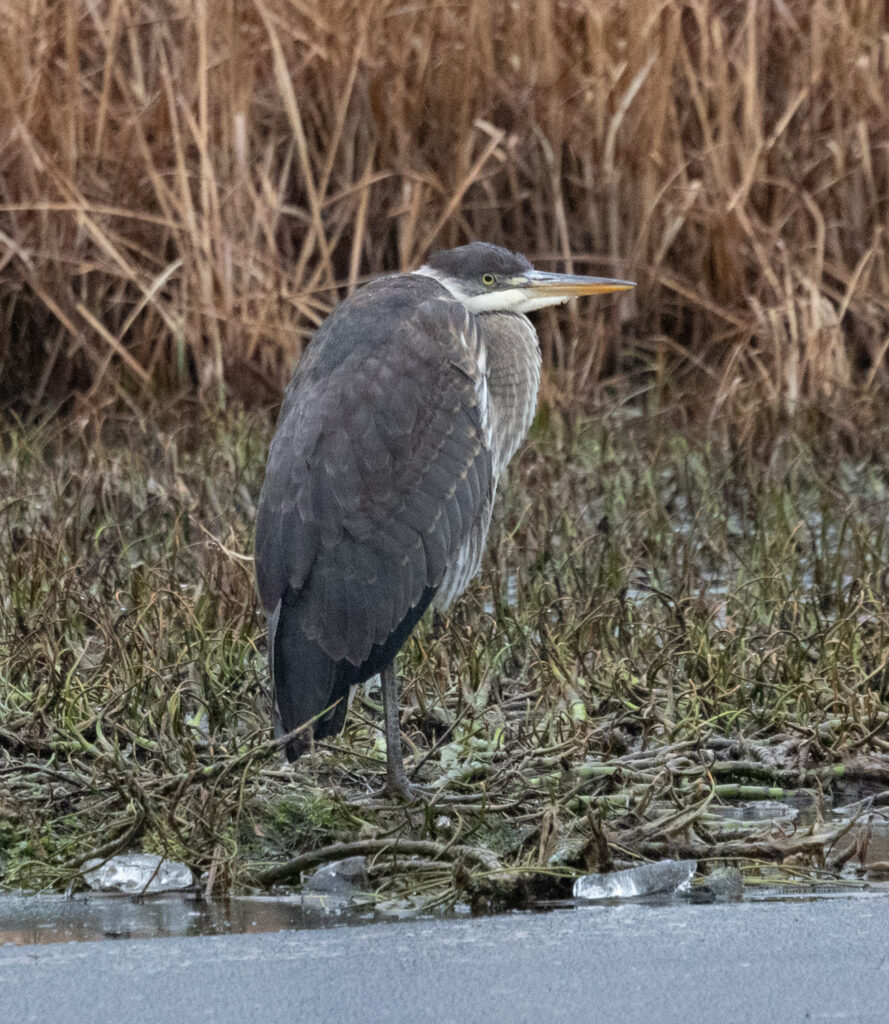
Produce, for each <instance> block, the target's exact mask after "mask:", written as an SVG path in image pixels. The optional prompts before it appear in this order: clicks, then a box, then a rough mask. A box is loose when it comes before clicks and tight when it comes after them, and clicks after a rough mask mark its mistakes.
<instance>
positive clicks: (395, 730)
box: [380, 661, 415, 800]
mask: <svg viewBox="0 0 889 1024" xmlns="http://www.w3.org/2000/svg"><path fill="white" fill-rule="evenodd" d="M380 683H381V684H382V690H383V718H384V720H385V723H386V792H387V793H388V794H389V795H390V796H400V797H403V798H404V799H405V800H413V799H414V795H415V794H414V792H413V787H412V786H411V784H410V783H409V782H408V781H407V775H405V772H404V761H403V760H402V758H401V728H400V726H399V723H398V717H399V716H398V682H397V680H396V678H395V662H394V661H392V662H390V663H389V664H388V665H387V666H386V667H385V668H384V669H383V671H382V672H381V673H380Z"/></svg>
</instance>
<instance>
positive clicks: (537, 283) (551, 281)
mask: <svg viewBox="0 0 889 1024" xmlns="http://www.w3.org/2000/svg"><path fill="white" fill-rule="evenodd" d="M516 286H517V287H518V288H521V289H522V291H523V292H525V293H527V294H528V295H529V296H534V297H535V298H541V299H549V300H551V301H556V300H557V299H572V298H574V296H575V295H604V294H605V293H606V292H625V291H629V289H630V288H635V287H636V282H635V281H617V280H615V279H613V278H610V277H581V276H580V275H578V274H549V273H547V272H546V271H544V270H529V271H528V272H527V273H525V274H522V275H521V278H517V279H516Z"/></svg>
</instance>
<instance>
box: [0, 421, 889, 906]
mask: <svg viewBox="0 0 889 1024" xmlns="http://www.w3.org/2000/svg"><path fill="white" fill-rule="evenodd" d="M804 426H805V425H804V424H803V423H801V422H800V423H799V424H797V425H796V428H798V429H791V428H788V430H787V432H786V433H785V435H784V438H783V440H782V441H781V442H780V443H779V444H777V445H776V446H775V447H774V448H773V449H772V452H771V458H770V459H768V460H762V461H755V460H749V459H746V458H744V459H741V458H739V457H738V456H737V454H736V453H735V452H733V450H732V449H730V448H729V447H727V446H725V445H722V444H720V443H717V442H711V443H709V444H706V445H697V444H692V443H690V442H689V441H687V440H686V439H685V438H684V437H683V436H682V435H681V434H680V433H678V432H675V431H673V430H671V429H670V428H668V427H667V426H666V425H665V423H664V422H663V421H662V420H661V419H658V418H650V419H646V418H642V419H639V418H635V417H633V416H631V415H630V414H629V413H628V412H627V411H626V410H625V409H621V408H614V409H612V410H610V411H606V412H604V413H603V414H602V415H601V416H600V417H599V418H597V419H596V420H588V419H574V420H571V421H567V420H563V419H562V418H560V417H557V416H545V415H544V416H541V417H539V419H538V423H537V425H536V427H535V429H534V431H533V432H532V437H531V439H530V441H529V442H528V444H527V445H526V447H525V448H524V449H523V450H522V452H521V453H520V455H519V457H518V458H517V460H516V462H515V464H514V465H513V467H512V470H511V473H510V480H509V485H508V487H506V488H505V489H504V497H503V498H502V499H501V500H500V502H499V504H498V509H497V513H496V517H495V523H494V526H493V528H492V536H491V543H490V544H489V551H488V556H487V558H486V562H485V569H484V572H483V574H482V576H481V577H480V579H479V580H477V581H476V582H475V583H474V584H473V586H472V587H471V588H470V590H469V592H468V593H467V595H466V596H465V597H464V598H463V599H462V600H461V601H460V602H459V603H458V605H457V606H456V607H455V609H454V611H453V614H452V616H451V618H450V619H449V621H447V622H443V621H436V620H434V619H431V618H429V619H426V620H424V622H423V623H422V625H421V627H420V628H419V629H418V630H417V631H416V634H415V636H414V638H413V639H412V640H411V641H410V643H409V644H408V646H407V647H406V649H405V651H404V653H403V655H402V657H401V659H400V673H401V676H402V679H403V680H404V693H403V699H402V706H403V708H404V712H403V715H402V726H403V731H404V735H405V742H406V744H407V747H408V758H407V761H408V768H409V771H410V770H413V769H418V770H417V779H418V780H420V781H423V782H425V783H427V784H429V785H431V786H432V787H433V790H434V791H435V793H436V794H437V795H436V797H435V798H434V800H433V802H432V804H431V805H430V806H428V807H427V806H425V805H419V806H418V807H415V808H412V809H410V810H407V809H405V808H403V807H400V806H398V805H393V804H387V803H385V802H380V801H378V800H374V799H372V798H371V797H370V796H369V794H370V793H371V791H372V790H373V789H374V787H375V786H377V785H379V784H380V783H381V782H382V779H383V776H384V769H385V755H384V745H383V741H382V736H381V732H380V726H381V715H380V708H379V694H378V692H375V691H374V690H372V689H371V690H370V691H369V692H367V693H363V694H362V695H361V696H359V698H358V699H357V700H356V701H355V704H354V705H353V709H352V712H351V713H350V716H349V720H348V725H347V728H346V731H345V732H344V734H343V735H342V736H341V737H338V738H337V739H336V740H335V741H331V742H329V743H324V744H323V745H319V746H318V747H317V749H316V751H315V753H314V755H313V756H312V757H307V758H304V759H303V760H301V761H300V762H299V763H298V764H297V765H296V766H295V768H290V767H288V766H286V765H285V764H284V763H283V761H282V760H281V757H280V752H279V750H278V749H277V747H276V745H275V744H274V743H273V742H272V741H271V740H270V735H269V733H270V730H269V726H268V722H269V718H270V713H269V699H268V695H267V692H266V686H267V683H266V668H265V655H264V644H265V640H264V625H263V623H262V622H261V620H260V618H259V615H258V608H257V601H256V598H255V594H254V583H253V569H252V564H251V562H250V559H249V556H250V554H251V546H252V523H253V516H254V501H255V498H256V496H257V495H258V492H259V487H260V483H261V476H262V471H263V465H264V457H265V452H266V447H267V443H268V440H269V437H270V434H271V429H272V427H271V421H270V419H269V418H268V417H267V416H264V415H259V414H249V415H248V414H235V413H232V414H230V415H228V416H227V417H224V418H221V419H213V420H211V419H201V418H200V417H198V418H197V419H191V420H189V421H188V423H187V425H184V426H175V425H172V420H171V419H170V418H168V420H167V421H166V423H165V424H164V425H158V424H157V423H155V422H148V421H139V420H135V419H126V420H124V419H121V420H117V421H106V423H105V424H104V426H103V427H101V428H99V427H96V426H94V425H93V424H91V423H87V424H86V425H85V426H84V428H83V429H82V431H79V432H78V431H76V430H73V429H72V428H71V427H70V426H69V427H67V428H64V427H60V426H56V425H52V426H45V427H42V428H19V429H15V430H12V431H10V432H8V433H7V435H6V437H5V439H4V443H3V447H2V453H0V493H2V494H3V495H4V496H8V497H4V499H3V501H2V502H0V565H2V566H3V573H4V585H3V591H2V597H0V867H2V873H3V877H4V880H5V883H6V884H7V885H24V886H27V887H47V886H48V887H63V886H65V885H66V884H68V883H69V882H71V881H72V880H74V879H76V878H77V874H78V870H79V868H80V865H81V864H82V863H83V861H84V860H85V859H86V858H88V857H91V856H107V855H109V854H111V853H113V852H115V851H116V850H124V849H144V850H146V851H152V852H158V853H162V854H164V855H167V856H170V857H173V858H176V859H180V860H185V861H186V862H187V863H189V864H190V865H192V866H193V867H194V868H195V869H197V870H198V871H202V872H207V875H206V876H205V879H204V883H203V884H204V886H205V888H206V889H207V890H208V891H213V892H217V893H220V892H225V891H228V890H230V889H235V890H242V889H244V888H249V887H251V886H254V885H258V884H271V883H273V882H275V881H295V880H296V879H297V878H298V873H299V871H300V870H301V869H305V868H308V867H310V866H312V865H313V864H315V863H317V862H319V861H320V860H325V859H330V858H333V857H335V856H337V855H344V854H345V853H349V852H364V853H367V854H370V855H372V864H373V869H372V873H371V877H372V882H373V885H374V888H375V890H376V891H377V893H378V894H379V896H380V897H381V898H383V897H385V898H392V897H396V896H397V897H409V898H410V899H411V900H412V901H413V902H414V903H415V904H419V905H423V906H427V907H428V906H432V905H450V904H452V903H454V902H455V901H458V900H465V899H467V898H468V899H470V900H471V901H473V902H475V903H476V904H479V905H481V904H484V903H485V902H494V903H499V904H502V903H503V902H506V903H516V902H522V901H523V900H526V899H528V898H531V897H532V896H540V895H553V894H555V895H558V894H564V893H565V892H566V891H567V888H568V887H569V886H570V878H571V877H573V876H574V875H575V874H576V873H577V872H578V871H579V870H583V869H586V868H594V867H597V866H598V867H606V866H608V865H610V864H611V863H613V862H616V863H618V864H620V863H627V862H631V861H632V860H634V859H636V858H639V857H661V856H665V855H671V854H673V855H692V856H696V857H697V858H699V859H700V860H701V861H702V862H705V863H708V862H709V863H714V862H718V861H724V860H726V859H729V860H732V861H736V862H740V863H741V864H742V865H744V866H746V867H747V868H748V869H749V870H750V871H751V872H755V871H756V870H757V865H759V864H761V863H762V862H763V861H776V860H783V861H784V862H785V864H787V865H790V864H793V865H794V867H793V868H792V870H794V871H808V870H809V869H812V868H825V867H828V868H829V867H830V866H831V864H833V865H834V866H836V864H837V863H838V861H837V852H836V841H837V839H838V831H841V830H838V829H837V828H834V829H833V830H831V829H830V828H824V827H823V826H821V825H820V824H819V822H818V820H817V818H816V823H815V825H813V826H812V827H811V828H806V829H797V830H795V831H793V830H788V829H787V828H786V827H783V826H781V827H779V826H776V825H773V824H770V823H761V822H759V823H746V824H745V823H741V822H732V821H727V820H726V819H725V818H724V817H723V816H721V815H720V814H718V813H717V811H718V808H719V806H720V805H721V804H723V803H724V802H727V801H728V802H731V801H732V800H735V799H737V798H747V799H756V798H758V797H772V798H778V797H780V796H781V795H782V794H786V793H787V791H789V790H793V791H797V790H800V789H803V790H806V791H808V792H809V793H810V794H811V796H812V800H813V805H814V806H817V804H818V799H819V793H820V792H821V791H822V789H826V788H828V787H829V785H830V784H831V782H832V781H833V780H835V779H837V778H844V779H850V778H853V779H871V780H882V781H884V782H885V781H886V780H887V779H889V727H887V721H889V673H887V659H889V603H887V586H889V580H887V570H886V566H887V564H889V529H887V521H889V519H887V517H889V461H887V459H886V457H885V455H877V456H874V455H866V456H860V457H859V456H856V455H854V454H852V453H850V452H849V451H846V450H844V448H843V446H842V444H841V443H840V441H839V439H838V438H837V435H836V434H835V433H834V432H832V431H831V430H830V428H829V427H827V428H824V429H823V430H822V431H821V432H820V433H816V432H813V431H812V429H811V428H806V429H805V430H804V429H803V428H804ZM879 436H882V437H884V438H885V437H886V436H887V433H886V432H884V433H882V434H881V435H875V436H874V437H873V439H872V440H873V441H874V448H875V449H876V450H877V451H882V452H885V451H887V450H889V448H887V447H886V446H885V445H882V446H880V445H878V444H877V443H876V442H877V441H878V439H879Z"/></svg>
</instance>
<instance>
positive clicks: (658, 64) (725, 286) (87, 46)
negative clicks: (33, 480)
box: [0, 0, 889, 421]
mask: <svg viewBox="0 0 889 1024" xmlns="http://www.w3.org/2000/svg"><path fill="white" fill-rule="evenodd" d="M0 19H2V21H0V318H2V328H0V380H2V386H0V399H2V400H5V402H7V403H12V404H13V405H15V406H16V407H17V408H19V409H24V410H26V411H27V410H29V409H34V408H39V407H45V406H46V405H47V404H54V403H59V402H66V401H70V399H71V396H72V395H75V396H76V398H77V404H78V407H80V408H85V409H87V410H89V409H95V408H101V407H103V406H104V405H106V404H107V403H108V402H109V401H110V400H118V399H120V398H122V399H124V400H125V401H127V402H129V403H130V404H133V403H134V402H135V403H136V404H138V405H144V404H145V403H146V402H147V403H149V404H150V403H151V402H152V401H154V400H155V398H156V396H157V395H158V394H170V393H171V392H179V391H186V392H193V391H197V392H199V393H200V394H202V395H204V396H205V397H209V398H211V399H212V400H214V401H215V400H216V398H217V397H219V396H234V397H236V398H239V399H243V400H247V401H257V400H272V399H274V398H275V396H277V394H278V393H279V391H280V388H281V385H282V383H283V381H284V380H285V379H286V376H287V373H288V370H289V368H290V366H291V365H292V363H293V361H294V359H295V358H296V356H297V354H298V351H299V349H300V348H301V346H302V344H303V342H304V340H305V339H306V337H307V336H308V335H309V334H310V333H311V331H312V329H313V327H314V326H315V325H316V324H317V323H318V322H319V320H320V319H321V318H322V317H323V316H324V315H325V313H326V312H327V311H328V309H329V308H330V306H331V304H332V303H334V302H335V301H336V300H337V298H338V296H341V295H342V294H344V293H345V292H347V291H348V290H350V289H352V288H354V287H355V286H356V284H358V283H359V282H360V281H361V280H362V279H363V278H364V277H365V276H366V275H368V274H374V273H378V272H380V271H385V270H390V269H393V268H396V267H410V266H412V265H415V264H416V263H417V262H418V261H419V260H420V259H421V258H422V257H423V255H424V254H425V253H426V252H427V250H429V249H430V248H432V247H435V246H439V245H450V244H455V243H459V242H462V241H465V240H467V239H468V238H471V237H482V238H486V239H490V240H492V241H497V242H502V243H505V244H508V245H510V246H512V247H515V248H517V249H520V250H523V251H526V252H528V253H529V254H530V255H531V256H532V257H534V258H536V259H538V260H539V261H540V262H541V265H544V266H549V265H552V264H551V261H562V262H563V263H565V264H568V265H569V266H576V267H578V268H583V269H587V268H589V269H590V270H591V271H599V272H605V273H611V274H615V275H619V276H631V277H634V278H637V279H638V280H639V281H640V283H641V285H642V287H640V289H638V291H637V292H636V293H635V294H634V296H633V297H631V298H629V299H627V298H623V299H621V300H620V302H619V303H617V304H601V305H600V306H598V307H596V308H595V309H591V308H587V307H585V308H584V309H583V310H582V311H580V310H576V311H572V310H568V311H566V312H563V313H560V314H558V316H557V315H556V314H550V315H549V316H548V318H545V319H544V322H543V324H542V325H541V326H542V332H541V333H542V337H543V344H544V349H545V357H546V362H547V366H548V369H549V375H548V378H547V380H548V383H547V390H546V395H547V396H548V397H549V398H550V400H556V399H558V400H559V401H561V402H564V403H565V404H568V405H578V404H588V403H589V401H590V400H591V399H592V398H594V397H595V396H596V388H597V386H598V385H599V384H600V383H601V382H602V381H603V380H609V379H610V380H612V381H613V380H615V379H618V380H623V381H626V382H628V383H630V384H631V385H632V387H640V386H641V388H642V389H644V390H647V391H648V393H649V394H651V395H653V396H655V397H656V399H657V401H658V402H659V403H661V407H662V406H663V404H664V403H666V404H672V403H674V402H677V401H682V402H686V401H687V399H689V397H690V396H692V395H693V396H694V397H695V398H696V399H697V400H698V402H697V408H698V410H701V409H703V410H704V411H705V412H706V413H707V414H708V415H709V416H710V417H715V416H717V415H726V416H727V417H728V419H729V420H735V421H736V420H737V418H738V417H739V416H745V415H747V414H749V413H750V412H751V411H753V410H754V409H757V408H763V407H765V408H766V409H767V410H769V411H770V412H771V413H773V414H779V413H784V412H786V411H787V410H793V409H795V408H797V407H799V406H801V405H807V404H811V403H816V404H818V405H819V406H821V407H822V408H826V409H832V410H834V413H835V414H836V415H838V416H839V415H842V416H848V415H850V410H852V409H855V408H856V407H866V406H867V404H868V403H867V399H869V398H871V397H873V396H874V395H876V394H877V393H878V392H880V391H882V390H884V389H885V385H886V383H887V374H886V361H885V353H886V350H887V348H889V233H887V226H889V105H887V103H886V96H887V95H889V12H887V8H886V5H885V3H883V0H857V2H855V3H848V2H847V0H816V2H811V0H786V2H777V0H755V2H750V3H747V4H738V3H730V2H719V0H685V2H678V0H638V2H632V3H631V2H629V0H614V2H610V3H604V4H603V3H600V2H598V0H566V2H562V3H556V2H554V0H551V2H548V3H547V2H540V3H531V2H525V0H519V2H516V3H513V4H500V3H496V2H493V0H479V2H476V3H471V4H470V3H461V4H458V3H454V2H432V3H422V4H404V3H402V2H400V0H325V2H322V3H301V2H299V0H251V2H248V3H243V4H242V3H236V2H235V0H147V2H146V0H139V2H136V0H69V2H67V3H64V4H59V3H54V2H51V0H29V2H28V3H19V4H11V5H5V6H4V10H3V13H2V15H0ZM619 321H622V322H619ZM852 399H855V402H857V403H858V404H857V406H856V404H855V402H853V401H852ZM702 400H703V401H702Z"/></svg>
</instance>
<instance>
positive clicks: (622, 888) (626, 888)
mask: <svg viewBox="0 0 889 1024" xmlns="http://www.w3.org/2000/svg"><path fill="white" fill-rule="evenodd" d="M697 867H698V862H697V861H695V860H660V861H657V862H656V863H655V864H640V865H639V867H637V868H627V869H626V870H625V871H606V872H605V873H604V874H594V875H584V876H583V878H578V879H577V881H576V882H575V883H574V898H575V899H578V900H609V899H610V900H613V899H629V898H630V897H631V896H649V895H651V894H652V893H658V892H684V891H685V890H686V889H688V887H689V885H690V884H691V880H692V878H693V877H694V873H695V871H696V870H697Z"/></svg>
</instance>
